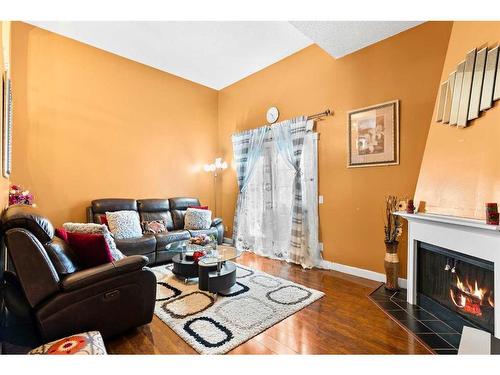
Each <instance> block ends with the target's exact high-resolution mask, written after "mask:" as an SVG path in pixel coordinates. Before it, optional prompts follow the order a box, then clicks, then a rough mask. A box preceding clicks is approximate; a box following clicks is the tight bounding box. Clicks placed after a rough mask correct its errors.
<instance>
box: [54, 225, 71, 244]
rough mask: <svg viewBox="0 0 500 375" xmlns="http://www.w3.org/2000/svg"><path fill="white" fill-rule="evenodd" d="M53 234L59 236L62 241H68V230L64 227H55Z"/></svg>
mask: <svg viewBox="0 0 500 375" xmlns="http://www.w3.org/2000/svg"><path fill="white" fill-rule="evenodd" d="M55 235H56V236H57V237H59V238H60V239H61V240H63V241H64V242H68V232H66V229H64V228H56V232H55Z"/></svg>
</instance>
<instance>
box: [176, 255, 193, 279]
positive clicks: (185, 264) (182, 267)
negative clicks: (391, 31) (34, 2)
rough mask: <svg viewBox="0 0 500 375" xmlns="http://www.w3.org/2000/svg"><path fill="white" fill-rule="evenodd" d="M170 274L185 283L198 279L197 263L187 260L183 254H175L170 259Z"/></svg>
mask: <svg viewBox="0 0 500 375" xmlns="http://www.w3.org/2000/svg"><path fill="white" fill-rule="evenodd" d="M172 263H173V268H172V272H173V273H174V274H175V275H176V276H179V277H182V278H184V280H185V281H188V280H189V279H192V278H195V277H198V263H197V262H195V261H193V260H188V259H187V258H186V257H185V255H184V254H176V255H174V257H173V258H172Z"/></svg>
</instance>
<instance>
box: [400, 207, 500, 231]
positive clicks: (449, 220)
mask: <svg viewBox="0 0 500 375" xmlns="http://www.w3.org/2000/svg"><path fill="white" fill-rule="evenodd" d="M394 215H398V216H401V217H403V218H405V219H406V220H408V221H412V220H419V221H420V220H421V221H432V222H437V223H443V224H452V225H461V226H464V227H470V228H477V229H483V230H490V231H496V232H500V225H490V224H486V223H485V222H484V221H483V220H478V219H469V218H465V217H458V216H447V215H436V214H424V213H417V214H409V213H407V212H405V211H397V212H395V213H394Z"/></svg>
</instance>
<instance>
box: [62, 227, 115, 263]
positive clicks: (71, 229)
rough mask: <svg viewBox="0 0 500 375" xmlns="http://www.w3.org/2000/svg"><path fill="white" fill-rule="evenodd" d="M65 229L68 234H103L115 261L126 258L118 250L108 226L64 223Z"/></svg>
mask: <svg viewBox="0 0 500 375" xmlns="http://www.w3.org/2000/svg"><path fill="white" fill-rule="evenodd" d="M63 227H64V229H65V230H66V232H73V233H88V234H102V235H103V236H104V239H105V240H106V243H107V244H108V247H109V250H110V251H111V255H112V256H113V260H120V259H123V258H125V256H124V255H123V254H122V253H121V251H120V250H118V249H117V248H116V243H115V240H114V239H113V236H112V235H111V232H110V231H109V230H108V227H107V226H106V225H103V224H94V223H64V224H63ZM66 242H68V241H66Z"/></svg>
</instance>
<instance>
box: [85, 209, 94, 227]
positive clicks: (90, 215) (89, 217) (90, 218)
mask: <svg viewBox="0 0 500 375" xmlns="http://www.w3.org/2000/svg"><path fill="white" fill-rule="evenodd" d="M85 212H86V214H87V223H93V222H94V210H92V207H87V208H86V210H85Z"/></svg>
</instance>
